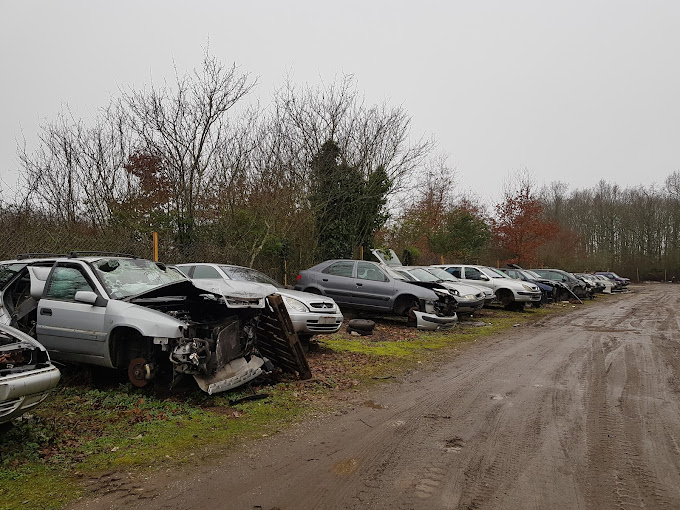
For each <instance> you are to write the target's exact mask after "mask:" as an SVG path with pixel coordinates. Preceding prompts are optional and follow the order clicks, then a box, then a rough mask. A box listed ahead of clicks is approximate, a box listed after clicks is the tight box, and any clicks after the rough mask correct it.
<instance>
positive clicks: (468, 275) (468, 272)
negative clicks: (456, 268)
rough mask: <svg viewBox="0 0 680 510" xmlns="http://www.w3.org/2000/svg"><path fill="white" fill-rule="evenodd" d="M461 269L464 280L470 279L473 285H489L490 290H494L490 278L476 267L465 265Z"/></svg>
mask: <svg viewBox="0 0 680 510" xmlns="http://www.w3.org/2000/svg"><path fill="white" fill-rule="evenodd" d="M463 270H464V273H463V274H464V275H465V279H466V280H472V282H473V283H474V284H475V285H483V286H484V287H489V288H490V289H492V290H496V289H495V285H494V284H493V282H491V279H490V278H489V277H488V276H486V275H485V274H484V273H482V272H481V271H480V270H479V269H477V268H476V267H470V266H465V267H464V268H463Z"/></svg>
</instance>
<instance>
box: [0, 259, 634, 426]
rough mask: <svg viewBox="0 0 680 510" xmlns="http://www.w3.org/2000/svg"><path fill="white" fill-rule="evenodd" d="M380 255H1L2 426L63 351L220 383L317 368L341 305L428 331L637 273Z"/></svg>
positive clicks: (145, 371) (135, 380)
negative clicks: (405, 260) (296, 268)
mask: <svg viewBox="0 0 680 510" xmlns="http://www.w3.org/2000/svg"><path fill="white" fill-rule="evenodd" d="M373 255H374V256H375V258H376V260H377V261H364V260H329V261H326V262H322V263H321V264H317V265H316V266H314V267H312V268H310V269H308V270H305V271H301V272H300V274H299V275H298V278H297V281H296V285H295V288H294V289H291V288H289V287H284V286H282V285H280V284H279V283H278V282H276V281H275V280H273V279H272V278H270V277H268V276H267V275H265V274H263V273H261V272H259V271H256V270H254V269H251V268H246V267H241V266H234V265H228V264H212V263H191V264H178V265H176V266H167V265H165V264H162V263H159V262H153V261H150V260H146V259H142V258H137V257H134V256H131V255H124V254H117V253H101V252H71V253H69V254H66V255H52V254H26V255H21V256H19V257H17V259H15V260H9V261H4V262H0V424H2V423H7V422H9V421H11V420H12V419H14V418H16V417H18V416H20V415H21V414H23V413H25V412H26V411H28V410H29V409H32V408H33V407H35V406H36V405H38V404H39V403H40V402H42V401H43V400H44V398H45V397H46V395H47V394H48V392H49V391H50V390H51V389H53V388H54V387H55V386H56V385H57V384H58V382H59V379H60V371H59V369H58V368H57V367H56V366H55V365H54V364H53V360H54V361H57V362H68V363H83V364H89V365H95V366H101V367H106V368H109V369H118V370H120V371H126V372H127V376H128V378H129V380H130V382H131V383H132V384H133V385H135V386H138V387H143V386H146V385H147V384H149V383H150V382H151V381H154V380H155V381H162V382H167V383H168V384H169V385H170V386H171V387H172V386H174V385H176V384H177V383H178V381H180V380H182V379H184V378H193V379H194V380H195V382H196V384H197V385H198V387H199V388H200V389H201V390H203V391H205V392H207V393H209V394H214V393H219V392H224V391H228V390H231V389H233V388H236V387H238V386H241V385H243V384H246V383H248V382H250V381H252V380H254V379H255V378H257V377H260V376H263V375H270V374H276V373H280V372H292V373H295V374H297V375H298V376H299V377H300V378H303V379H304V378H309V377H311V371H310V369H309V365H308V364H307V360H306V357H305V354H304V352H305V349H304V347H305V345H306V344H308V342H309V340H310V338H311V337H312V336H313V335H315V334H319V333H334V332H336V331H338V330H339V329H340V327H341V325H342V323H343V319H344V317H343V314H342V311H341V309H340V307H343V308H348V309H354V310H359V311H361V312H363V313H364V314H366V313H368V314H373V315H384V314H397V315H402V316H406V317H407V318H408V321H409V322H410V323H411V324H412V325H414V326H416V327H417V328H419V329H425V330H428V329H430V330H431V329H438V328H440V327H443V326H447V325H451V324H452V323H454V322H456V321H457V312H474V311H475V310H479V309H480V308H482V307H483V306H485V305H489V304H491V303H494V302H495V303H499V304H501V305H502V306H504V307H505V308H506V309H511V310H520V309H522V308H523V307H524V306H525V305H526V304H531V305H532V306H540V305H541V304H542V303H548V302H552V301H562V300H565V299H577V300H582V299H584V298H587V297H592V296H593V295H594V293H596V292H613V291H616V290H621V289H623V288H625V287H626V286H627V285H628V283H629V280H628V279H626V278H621V277H618V276H617V275H615V274H614V273H596V274H588V275H573V274H571V273H567V272H565V271H560V270H556V269H536V270H533V271H528V270H524V269H521V268H519V267H516V266H515V267H509V268H504V269H494V268H490V267H485V266H479V265H462V264H449V265H438V266H430V267H423V266H419V267H416V266H403V265H402V264H401V262H400V261H399V259H398V257H397V256H396V254H395V253H394V252H393V251H392V250H382V251H378V250H374V251H373Z"/></svg>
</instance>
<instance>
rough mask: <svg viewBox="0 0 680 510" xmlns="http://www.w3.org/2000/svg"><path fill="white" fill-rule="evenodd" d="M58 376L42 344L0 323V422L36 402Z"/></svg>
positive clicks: (4, 421)
mask: <svg viewBox="0 0 680 510" xmlns="http://www.w3.org/2000/svg"><path fill="white" fill-rule="evenodd" d="M60 376H61V374H60V373H59V369H58V368H57V367H55V366H54V365H53V364H52V362H51V361H50V356H49V354H48V353H47V350H46V349H45V348H44V347H43V346H42V345H40V344H39V343H38V342H37V341H36V340H34V339H33V338H31V337H30V336H28V335H27V334H25V333H22V332H21V331H19V330H18V329H16V328H12V327H9V326H5V325H2V324H0V423H7V422H9V421H10V420H12V419H14V418H16V417H18V416H20V415H22V414H23V413H25V412H26V411H28V410H29V409H32V408H34V407H35V406H37V405H38V404H40V402H42V401H43V400H45V397H47V394H48V393H49V391H50V390H51V389H52V388H54V387H55V386H56V385H57V383H58V382H59V377H60Z"/></svg>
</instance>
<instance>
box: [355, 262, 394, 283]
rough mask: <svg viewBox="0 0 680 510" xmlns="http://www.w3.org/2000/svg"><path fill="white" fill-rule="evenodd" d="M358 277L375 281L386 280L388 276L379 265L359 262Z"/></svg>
mask: <svg viewBox="0 0 680 510" xmlns="http://www.w3.org/2000/svg"><path fill="white" fill-rule="evenodd" d="M357 278H360V279H362V280H373V281H375V282H386V281H387V276H385V273H383V272H382V271H381V270H380V269H379V268H378V267H376V266H375V265H373V264H370V263H368V262H359V263H358V264H357Z"/></svg>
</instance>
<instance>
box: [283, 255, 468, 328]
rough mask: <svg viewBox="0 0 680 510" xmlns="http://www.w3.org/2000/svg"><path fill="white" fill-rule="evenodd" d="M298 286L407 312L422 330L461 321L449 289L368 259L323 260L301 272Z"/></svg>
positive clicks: (342, 300) (344, 302) (355, 304)
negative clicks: (430, 286) (424, 284)
mask: <svg viewBox="0 0 680 510" xmlns="http://www.w3.org/2000/svg"><path fill="white" fill-rule="evenodd" d="M295 289H296V290H301V291H304V292H311V293H316V294H322V295H324V296H330V297H332V298H333V299H334V300H335V302H336V303H338V304H339V305H340V306H341V307H342V306H345V307H348V308H354V309H358V310H364V311H367V312H376V313H393V314H398V315H404V316H407V317H408V318H409V319H410V320H411V321H412V322H413V323H415V324H416V326H417V327H418V328H419V329H437V328H439V327H441V326H446V325H450V324H453V323H455V322H456V321H457V320H458V317H457V315H456V312H455V309H456V301H455V299H454V297H453V295H452V294H451V293H450V292H449V291H448V290H445V289H428V288H424V287H421V286H418V285H414V284H413V283H410V282H408V281H405V280H404V277H402V276H399V275H396V274H394V273H393V272H392V271H391V270H390V269H389V268H388V267H385V266H381V265H380V264H378V263H376V262H371V261H367V260H342V259H340V260H327V261H325V262H321V263H320V264H317V265H315V266H313V267H311V268H309V269H307V270H304V271H300V274H299V275H298V277H297V283H296V285H295Z"/></svg>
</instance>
